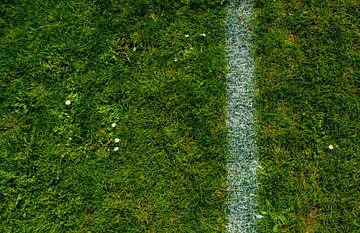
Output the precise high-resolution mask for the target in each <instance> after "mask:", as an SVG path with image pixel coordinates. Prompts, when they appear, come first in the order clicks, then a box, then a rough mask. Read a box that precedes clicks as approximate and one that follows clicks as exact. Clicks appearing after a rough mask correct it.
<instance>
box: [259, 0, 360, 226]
mask: <svg viewBox="0 0 360 233" xmlns="http://www.w3.org/2000/svg"><path fill="white" fill-rule="evenodd" d="M254 2H255V8H256V13H255V23H254V24H255V25H254V27H255V37H256V39H255V40H256V43H255V46H256V49H255V54H256V55H255V59H256V81H257V94H256V103H257V111H258V115H257V116H258V119H257V120H258V143H259V156H260V161H261V167H262V168H261V170H259V177H260V190H259V205H260V210H261V212H262V213H263V215H264V218H263V219H262V221H261V222H260V227H261V231H262V232H291V233H295V232H306V233H312V232H344V233H345V232H346V233H350V232H359V229H360V222H359V219H360V185H359V184H360V169H359V165H360V163H359V162H360V99H359V91H360V76H359V65H360V63H359V62H360V59H359V58H360V53H359V41H360V40H359V38H360V30H359V25H360V2H359V1H356V0H339V1H333V0H321V1H312V0H309V1H298V0H290V1H289V0H277V1H265V0H255V1H254Z"/></svg>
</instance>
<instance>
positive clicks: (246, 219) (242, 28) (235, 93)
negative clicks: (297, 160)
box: [226, 0, 260, 233]
mask: <svg viewBox="0 0 360 233" xmlns="http://www.w3.org/2000/svg"><path fill="white" fill-rule="evenodd" d="M252 14H253V3H252V0H230V2H229V3H228V6H227V16H226V17H227V18H226V27H227V28H226V29H227V30H226V31H227V33H226V46H227V56H228V57H227V60H228V73H227V84H228V85H227V87H228V109H227V121H228V122H227V123H228V129H229V135H228V136H229V145H228V161H227V168H228V173H227V179H228V193H229V195H228V197H229V199H228V223H227V226H226V229H227V231H228V232H232V233H235V232H236V233H248V232H257V227H256V226H257V220H258V218H259V216H260V215H259V214H258V213H257V202H256V191H257V187H258V181H257V175H256V168H257V157H256V155H257V150H256V143H255V129H254V122H255V106H254V100H253V95H254V57H253V51H252V49H253V47H252V44H253V36H252V32H251V29H250V27H251V26H250V24H251V17H252Z"/></svg>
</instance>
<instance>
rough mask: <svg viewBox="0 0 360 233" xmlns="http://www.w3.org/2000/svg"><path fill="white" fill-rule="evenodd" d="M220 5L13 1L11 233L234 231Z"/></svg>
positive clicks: (8, 18)
mask: <svg viewBox="0 0 360 233" xmlns="http://www.w3.org/2000/svg"><path fill="white" fill-rule="evenodd" d="M221 2H222V1H220V0H218V1H205V0H197V1H192V0H186V1H185V0H184V1H175V0H173V1H171V0H169V1H163V0H155V1H150V0H133V1H128V0H119V1H101V0H99V1H95V0H93V1H90V0H78V1H51V0H49V1H46V0H42V1H40V0H31V1H30V0H22V1H10V0H9V1H6V0H5V1H1V3H0V17H1V18H0V37H1V43H0V61H1V63H0V73H1V77H0V83H1V85H0V102H1V105H0V203H1V205H0V231H1V232H145V231H146V232H159V231H161V232H194V231H198V232H216V231H223V229H225V224H226V216H225V192H224V187H225V182H226V180H225V179H226V178H225V174H226V171H225V166H226V165H225V161H226V144H227V139H226V125H225V103H226V82H225V73H226V69H225V67H226V61H225V60H224V57H225V45H224V44H225V43H224V33H225V32H224V30H225V29H224V15H225V8H224V5H222V4H221ZM66 101H70V102H68V104H69V105H66V104H65V102H66ZM113 123H115V124H116V125H113ZM113 126H115V127H113ZM116 138H118V139H119V140H120V141H119V142H115V139H116Z"/></svg>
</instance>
